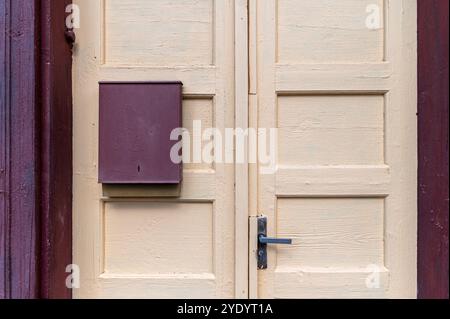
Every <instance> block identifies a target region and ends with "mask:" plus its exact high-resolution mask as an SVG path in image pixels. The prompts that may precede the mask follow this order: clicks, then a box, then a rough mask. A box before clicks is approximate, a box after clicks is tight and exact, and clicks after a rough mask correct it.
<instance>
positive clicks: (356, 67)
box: [249, 0, 417, 298]
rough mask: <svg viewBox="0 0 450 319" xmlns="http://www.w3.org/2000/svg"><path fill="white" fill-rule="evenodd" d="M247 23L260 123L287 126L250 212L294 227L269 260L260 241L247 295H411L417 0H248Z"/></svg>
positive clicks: (281, 227)
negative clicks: (261, 261)
mask: <svg viewBox="0 0 450 319" xmlns="http://www.w3.org/2000/svg"><path fill="white" fill-rule="evenodd" d="M378 18H379V21H377V19H378ZM249 25H250V28H251V30H250V39H251V42H250V47H251V48H253V50H251V51H250V58H251V63H250V65H251V70H250V75H251V92H250V93H251V101H253V102H252V103H251V108H250V110H251V112H250V113H251V117H250V123H251V124H252V125H254V126H258V127H259V128H277V129H278V139H277V141H278V143H277V152H278V157H277V158H278V163H277V171H276V173H275V174H266V173H264V172H262V171H260V172H259V173H257V171H255V170H254V169H253V171H252V170H251V172H254V174H252V173H251V174H250V181H251V184H250V194H252V193H253V194H257V200H254V202H253V204H252V203H251V204H250V207H251V210H250V213H251V214H252V215H253V216H256V215H259V214H261V215H264V216H267V218H268V226H269V235H271V236H277V237H287V238H292V239H293V245H291V246H278V247H277V246H271V247H269V248H268V269H267V270H259V271H256V270H255V269H256V265H255V262H256V261H255V255H254V253H253V252H254V250H255V249H256V241H255V240H253V241H252V246H251V248H252V252H251V254H250V261H251V265H250V278H251V281H250V295H251V297H260V298H330V297H337V298H341V297H342V298H348V297H355V298H364V297H378V298H386V297H394V298H397V297H411V298H414V297H415V296H416V216H417V208H416V169H417V157H416V104H417V103H416V101H417V100H416V69H417V68H416V1H414V0H386V1H382V0H345V1H344V0H342V1H331V0H265V1H257V0H250V24H249ZM252 39H253V41H252ZM255 172H256V173H255ZM250 200H251V201H252V199H250ZM251 219H252V225H253V227H252V230H253V231H252V233H251V235H250V236H251V238H254V237H256V234H255V231H254V230H255V227H254V225H255V220H256V218H255V217H252V218H251ZM252 264H253V265H252Z"/></svg>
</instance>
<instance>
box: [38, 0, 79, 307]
mask: <svg viewBox="0 0 450 319" xmlns="http://www.w3.org/2000/svg"><path fill="white" fill-rule="evenodd" d="M70 3H71V0H62V1H61V0H60V1H52V0H44V1H41V2H40V9H39V10H40V11H39V14H40V15H39V17H40V20H39V23H40V32H41V36H40V51H39V59H40V61H39V62H40V69H39V75H40V79H39V85H38V86H36V87H37V88H38V89H39V90H40V91H39V97H40V118H39V119H37V122H38V123H39V126H40V128H39V132H40V145H39V154H40V177H39V179H40V193H39V195H38V196H39V200H40V229H41V235H40V238H39V243H40V267H39V268H40V269H39V272H40V298H49V299H62V298H64V299H69V298H71V297H72V291H71V289H69V288H68V287H67V286H66V278H67V276H68V275H69V274H68V273H66V267H67V266H68V265H70V264H72V250H71V247H72V50H71V45H70V43H68V42H67V41H66V38H65V31H66V25H65V23H63V22H62V21H65V18H66V6H67V5H69V4H70Z"/></svg>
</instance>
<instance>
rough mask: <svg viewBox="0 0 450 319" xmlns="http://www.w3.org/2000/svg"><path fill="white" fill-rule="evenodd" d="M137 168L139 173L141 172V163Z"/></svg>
mask: <svg viewBox="0 0 450 319" xmlns="http://www.w3.org/2000/svg"><path fill="white" fill-rule="evenodd" d="M137 170H138V173H140V172H141V165H138V167H137Z"/></svg>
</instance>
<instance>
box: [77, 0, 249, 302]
mask: <svg viewBox="0 0 450 319" xmlns="http://www.w3.org/2000/svg"><path fill="white" fill-rule="evenodd" d="M74 4H75V5H77V6H78V7H79V13H80V28H79V29H77V30H76V35H77V42H76V45H75V48H74V68H73V83H74V91H73V96H74V204H73V215H74V219H73V228H74V246H73V247H74V248H73V249H74V256H73V257H74V263H75V264H77V265H78V266H79V269H80V275H81V282H80V288H79V289H76V290H75V292H74V294H75V297H77V298H232V297H234V296H235V279H234V278H235V272H234V267H235V258H234V256H235V250H234V249H235V248H234V247H235V246H234V226H235V223H234V218H235V216H234V169H233V166H232V165H215V164H214V163H212V164H205V163H193V164H186V165H184V174H183V175H184V180H183V185H182V190H181V196H180V197H179V198H174V199H170V198H169V199H168V198H164V197H161V198H154V197H149V196H145V190H144V192H142V189H141V190H136V189H133V188H127V187H124V188H123V189H119V190H117V191H116V193H115V195H114V197H110V196H104V195H103V189H102V185H100V184H98V167H97V163H98V112H99V104H98V100H99V94H98V93H99V90H98V82H99V81H159V80H166V81H167V80H169V81H173V80H179V81H182V82H183V83H184V89H183V94H184V100H183V114H184V118H183V126H184V127H186V128H188V129H190V130H192V125H193V124H192V123H193V120H201V121H202V125H203V128H204V129H206V128H208V127H212V126H214V127H216V128H219V129H220V130H223V129H224V128H226V127H234V23H235V20H234V2H233V1H229V0H214V1H213V0H183V1H172V0H152V1H149V0H75V1H74ZM168 138H169V137H168ZM244 285H245V286H247V283H244Z"/></svg>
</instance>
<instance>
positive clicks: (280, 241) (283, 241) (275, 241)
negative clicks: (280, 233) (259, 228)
mask: <svg viewBox="0 0 450 319" xmlns="http://www.w3.org/2000/svg"><path fill="white" fill-rule="evenodd" d="M259 243H260V244H271V245H292V239H289V238H271V237H265V236H263V235H260V236H259Z"/></svg>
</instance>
